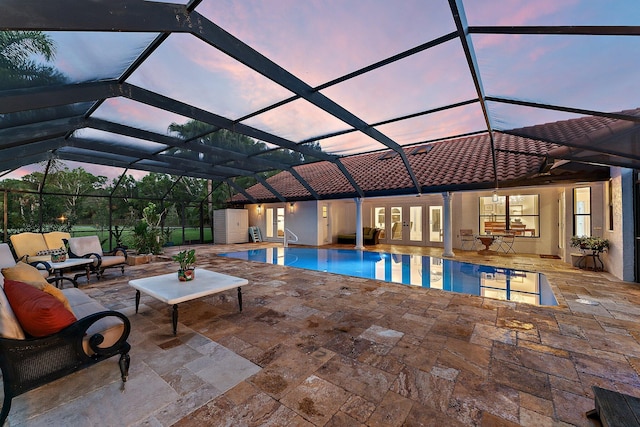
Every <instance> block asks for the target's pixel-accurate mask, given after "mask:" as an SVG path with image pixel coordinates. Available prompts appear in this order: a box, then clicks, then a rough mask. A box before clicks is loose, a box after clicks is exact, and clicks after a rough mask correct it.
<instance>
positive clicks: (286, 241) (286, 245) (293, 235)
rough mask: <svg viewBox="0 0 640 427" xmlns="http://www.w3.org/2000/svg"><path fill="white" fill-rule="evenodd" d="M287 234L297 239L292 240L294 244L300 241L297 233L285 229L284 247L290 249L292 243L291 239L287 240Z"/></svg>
mask: <svg viewBox="0 0 640 427" xmlns="http://www.w3.org/2000/svg"><path fill="white" fill-rule="evenodd" d="M287 233H289V234H291V236H292V237H293V238H294V239H295V240H291V241H292V242H294V243H295V242H297V241H298V240H299V239H298V236H297V235H296V233H294V232H293V231H291V230H290V229H288V228H285V229H284V247H285V248H287V247H289V241H290V240H289V239H287Z"/></svg>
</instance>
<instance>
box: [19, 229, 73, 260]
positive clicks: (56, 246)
mask: <svg viewBox="0 0 640 427" xmlns="http://www.w3.org/2000/svg"><path fill="white" fill-rule="evenodd" d="M70 237H71V234H69V233H67V232H64V231H51V232H49V233H32V232H24V233H18V234H13V235H11V236H10V237H9V239H10V240H11V246H13V251H14V252H15V254H16V257H17V258H18V260H19V261H24V262H28V263H31V262H37V261H45V262H51V255H52V254H55V253H58V252H59V251H62V252H66V250H65V243H64V239H69V238H70Z"/></svg>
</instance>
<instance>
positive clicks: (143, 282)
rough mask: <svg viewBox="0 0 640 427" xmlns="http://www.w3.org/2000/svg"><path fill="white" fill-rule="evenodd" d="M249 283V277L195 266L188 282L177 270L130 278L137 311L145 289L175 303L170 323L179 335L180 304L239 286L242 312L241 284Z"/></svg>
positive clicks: (162, 299)
mask: <svg viewBox="0 0 640 427" xmlns="http://www.w3.org/2000/svg"><path fill="white" fill-rule="evenodd" d="M248 283H249V281H248V280H247V279H242V278H240V277H234V276H229V275H227V274H222V273H216V272H215V271H209V270H205V269H202V268H196V271H195V279H193V280H191V281H189V282H180V281H179V280H178V273H177V272H174V273H169V274H163V275H160V276H151V277H145V278H143V279H135V280H130V281H129V286H131V287H132V288H135V290H136V313H137V312H138V306H139V305H140V292H144V293H145V294H147V295H150V296H152V297H154V298H155V299H157V300H159V301H162V302H164V303H166V304H169V305H173V312H172V315H171V323H172V324H173V335H176V330H177V328H178V304H179V303H181V302H185V301H191V300H194V299H196V298H201V297H204V296H207V295H213V294H217V293H218V292H222V291H226V290H229V289H233V288H238V305H239V307H240V311H242V291H241V289H240V287H241V286H244V285H246V284H248Z"/></svg>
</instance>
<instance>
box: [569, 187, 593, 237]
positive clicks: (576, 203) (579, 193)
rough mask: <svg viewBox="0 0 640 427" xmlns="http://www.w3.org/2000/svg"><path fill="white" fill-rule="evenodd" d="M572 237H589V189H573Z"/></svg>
mask: <svg viewBox="0 0 640 427" xmlns="http://www.w3.org/2000/svg"><path fill="white" fill-rule="evenodd" d="M573 235H574V236H587V237H589V236H591V188H590V187H579V188H574V189H573Z"/></svg>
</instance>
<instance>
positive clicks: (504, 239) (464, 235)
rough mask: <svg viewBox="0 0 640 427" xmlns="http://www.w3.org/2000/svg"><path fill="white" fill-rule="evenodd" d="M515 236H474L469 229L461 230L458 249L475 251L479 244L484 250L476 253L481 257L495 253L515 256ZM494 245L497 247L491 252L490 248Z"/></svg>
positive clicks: (513, 234)
mask: <svg viewBox="0 0 640 427" xmlns="http://www.w3.org/2000/svg"><path fill="white" fill-rule="evenodd" d="M515 236H516V235H515V233H504V234H487V235H475V234H473V230H471V229H461V230H460V241H461V242H462V244H461V247H460V248H461V249H464V250H476V245H477V244H478V243H481V244H482V245H483V246H484V249H481V250H479V251H478V253H480V254H483V255H488V254H492V253H497V252H503V253H505V254H508V253H514V254H515V253H516V251H515V249H513V244H514V243H515ZM494 244H496V245H497V248H496V250H491V246H492V245H494Z"/></svg>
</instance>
